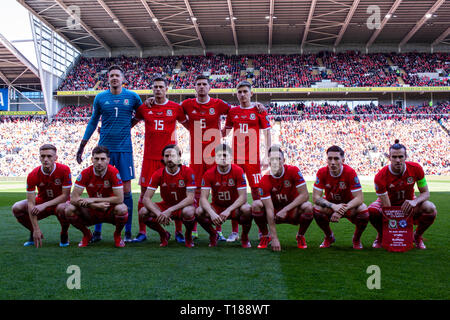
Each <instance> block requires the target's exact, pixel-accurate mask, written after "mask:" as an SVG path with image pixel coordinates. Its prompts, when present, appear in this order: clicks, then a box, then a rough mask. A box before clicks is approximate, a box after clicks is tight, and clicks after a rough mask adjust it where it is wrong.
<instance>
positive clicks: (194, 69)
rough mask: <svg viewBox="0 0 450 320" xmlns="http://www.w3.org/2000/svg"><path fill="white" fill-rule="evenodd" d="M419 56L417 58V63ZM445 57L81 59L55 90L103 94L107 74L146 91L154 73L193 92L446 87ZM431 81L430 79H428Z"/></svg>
mask: <svg viewBox="0 0 450 320" xmlns="http://www.w3.org/2000/svg"><path fill="white" fill-rule="evenodd" d="M415 57H417V59H415ZM449 61H450V54H449V53H434V54H429V53H427V54H425V53H421V54H418V53H401V54H400V53H396V54H394V53H390V54H383V53H376V54H362V53H360V52H358V51H347V52H345V53H330V52H321V53H318V54H310V55H245V56H226V55H222V54H220V55H214V56H212V55H207V56H172V57H147V58H136V57H124V56H123V57H118V58H85V57H83V58H81V59H80V61H79V63H78V64H77V65H76V66H75V67H74V68H73V69H72V70H71V71H70V72H69V74H68V75H67V77H66V78H65V80H64V81H63V83H62V84H61V86H60V88H59V90H61V91H65V90H69V91H73V90H92V89H97V90H104V89H107V88H108V84H107V79H106V69H107V68H108V66H110V65H112V64H118V65H121V66H122V67H123V68H124V70H127V71H126V75H125V78H126V81H127V83H126V86H127V88H129V89H136V90H138V89H149V87H150V85H151V78H152V75H154V74H163V75H165V76H166V77H167V79H168V80H169V81H170V87H171V88H173V89H189V88H193V80H194V79H195V77H196V76H197V75H198V74H200V73H205V72H206V73H207V74H209V75H210V76H211V79H212V81H211V85H212V87H214V88H233V87H235V86H236V85H237V83H238V82H239V81H241V80H244V79H247V80H250V81H252V83H253V84H254V85H255V86H256V87H259V88H297V87H311V86H313V85H315V84H317V83H320V82H321V81H322V80H327V81H330V82H331V83H334V84H335V85H341V86H345V87H365V86H367V87H396V86H401V85H403V84H402V83H401V80H399V78H401V79H402V81H403V82H404V84H406V85H409V86H447V85H449V83H450V80H449V71H450V63H449ZM431 76H433V78H430V77H431Z"/></svg>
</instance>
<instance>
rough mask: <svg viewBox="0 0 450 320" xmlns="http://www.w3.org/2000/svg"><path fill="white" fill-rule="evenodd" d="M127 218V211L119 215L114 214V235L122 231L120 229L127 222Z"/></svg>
mask: <svg viewBox="0 0 450 320" xmlns="http://www.w3.org/2000/svg"><path fill="white" fill-rule="evenodd" d="M127 220H128V212H127V213H125V214H124V215H121V216H119V215H115V216H114V223H115V225H116V231H114V234H115V235H120V234H121V233H122V229H123V227H124V226H125V224H126V223H127Z"/></svg>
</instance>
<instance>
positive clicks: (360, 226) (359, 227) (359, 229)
mask: <svg viewBox="0 0 450 320" xmlns="http://www.w3.org/2000/svg"><path fill="white" fill-rule="evenodd" d="M368 223H369V210H364V211H362V212H360V213H358V216H357V217H356V219H355V225H356V228H355V233H354V234H353V240H355V241H359V240H360V239H361V235H362V233H363V231H364V230H365V229H366V227H367V224H368Z"/></svg>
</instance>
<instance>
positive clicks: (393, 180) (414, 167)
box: [375, 161, 425, 206]
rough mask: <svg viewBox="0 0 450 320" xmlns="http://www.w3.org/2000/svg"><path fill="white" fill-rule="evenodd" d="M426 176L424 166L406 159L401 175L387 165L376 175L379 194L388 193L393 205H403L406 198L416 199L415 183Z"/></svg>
mask: <svg viewBox="0 0 450 320" xmlns="http://www.w3.org/2000/svg"><path fill="white" fill-rule="evenodd" d="M423 178H425V173H424V172H423V169H422V166H421V165H420V164H418V163H416V162H409V161H406V167H405V171H404V172H403V174H401V175H396V174H394V173H392V171H391V166H390V165H387V166H385V167H384V168H383V169H381V170H380V171H379V172H378V173H377V174H376V175H375V191H376V194H377V196H381V195H385V194H387V195H388V196H389V200H391V205H392V206H401V205H402V204H403V202H404V201H405V200H413V199H414V184H415V183H416V182H417V181H419V180H422V179H423Z"/></svg>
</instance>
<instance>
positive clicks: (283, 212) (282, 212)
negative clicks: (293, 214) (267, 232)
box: [275, 209, 287, 220]
mask: <svg viewBox="0 0 450 320" xmlns="http://www.w3.org/2000/svg"><path fill="white" fill-rule="evenodd" d="M286 215H287V211H286V210H284V209H281V210H280V211H279V212H278V213H277V214H276V215H275V220H284V219H285V218H286Z"/></svg>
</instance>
